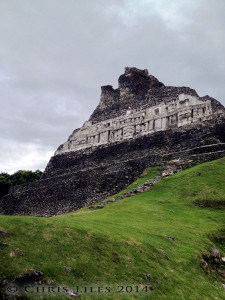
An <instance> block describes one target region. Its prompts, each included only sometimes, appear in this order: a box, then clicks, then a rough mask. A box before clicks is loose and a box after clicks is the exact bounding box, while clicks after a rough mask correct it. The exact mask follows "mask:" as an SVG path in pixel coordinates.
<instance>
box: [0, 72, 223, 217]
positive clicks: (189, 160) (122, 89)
mask: <svg viewBox="0 0 225 300" xmlns="http://www.w3.org/2000/svg"><path fill="white" fill-rule="evenodd" d="M224 155H225V109H224V107H223V106H222V105H221V104H220V102H218V101H217V100H215V99H213V98H211V97H209V96H204V97H199V95H198V94H197V93H196V91H195V90H193V89H191V88H189V87H171V86H165V85H164V84H163V83H162V82H160V81H159V80H158V79H156V78H155V77H154V76H152V75H149V74H148V71H147V70H139V69H137V68H125V72H124V74H123V75H121V76H120V77H119V87H118V88H117V89H113V87H112V86H103V87H102V94H101V99H100V103H99V105H98V106H97V108H96V109H95V111H94V112H93V114H92V115H91V117H90V119H89V120H88V121H87V122H85V123H84V125H83V126H82V127H81V128H80V129H76V130H75V131H74V132H73V133H72V134H71V136H70V137H69V139H68V141H67V142H65V143H64V144H62V145H61V146H60V147H59V148H58V149H57V151H56V153H55V155H54V156H53V157H52V158H51V160H50V162H49V163H48V165H47V167H46V170H45V172H44V174H43V177H42V179H41V180H39V181H38V182H34V183H30V184H26V185H21V186H16V187H13V188H11V190H10V193H9V195H7V196H5V197H4V198H3V199H1V200H0V213H1V214H22V215H38V216H51V215H56V214H62V213H66V212H70V211H72V210H76V209H79V208H81V207H84V206H87V205H91V204H93V203H95V202H96V201H99V200H101V199H103V198H105V197H107V196H109V195H112V194H114V193H117V192H118V191H120V190H121V189H122V188H124V187H125V186H126V185H128V184H129V183H131V182H132V181H134V180H135V179H136V178H137V177H138V176H139V175H140V173H141V172H142V171H143V170H144V168H146V167H148V166H151V165H156V164H162V165H168V164H169V165H173V164H175V165H178V166H179V168H183V167H187V166H192V165H195V164H197V163H200V162H204V161H207V160H212V159H216V158H219V157H222V156H224Z"/></svg>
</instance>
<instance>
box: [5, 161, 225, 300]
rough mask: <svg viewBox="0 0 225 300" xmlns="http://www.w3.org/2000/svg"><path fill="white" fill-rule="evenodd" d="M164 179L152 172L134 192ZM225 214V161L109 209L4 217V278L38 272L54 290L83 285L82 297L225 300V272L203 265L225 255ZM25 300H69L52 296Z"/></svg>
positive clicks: (177, 177)
mask: <svg viewBox="0 0 225 300" xmlns="http://www.w3.org/2000/svg"><path fill="white" fill-rule="evenodd" d="M157 173H158V171H157V168H150V169H148V170H146V171H145V172H144V173H143V175H142V177H141V178H140V179H138V180H137V182H135V183H133V185H132V187H136V186H138V184H141V183H143V182H145V181H146V180H149V179H150V178H153V177H155V176H156V175H157ZM128 189H129V188H128ZM224 208H225V158H223V159H219V160H216V161H212V162H208V163H204V164H202V165H198V166H196V167H193V168H190V169H187V170H185V171H182V172H180V173H177V174H175V175H172V176H170V177H167V178H164V179H163V180H162V181H161V182H160V183H158V184H156V185H155V186H154V187H152V188H151V189H150V190H149V191H146V192H143V193H140V194H137V195H135V196H132V197H128V198H125V199H123V200H119V201H116V202H113V203H111V204H108V205H106V206H105V207H104V208H102V209H96V210H95V209H89V208H85V209H81V210H79V211H76V212H74V213H70V214H67V215H62V216H57V217H52V218H37V217H13V216H0V232H2V235H1V236H0V241H1V243H2V244H1V245H2V246H1V247H0V280H1V282H4V283H6V282H7V280H13V279H14V278H15V277H16V276H18V275H19V274H21V273H23V272H24V271H26V270H28V269H35V270H40V271H42V272H43V274H44V275H43V283H45V284H47V285H52V286H60V287H62V286H67V287H70V288H71V289H72V290H74V291H76V287H77V286H79V289H80V291H82V292H83V293H81V297H80V299H93V297H95V299H105V298H106V297H108V299H152V300H153V299H157V300H158V299H201V300H203V299H210V300H211V299H225V290H224V289H223V288H222V287H221V286H222V283H225V282H224V281H225V278H224V277H223V274H224V273H223V267H224V266H223V265H222V264H215V265H210V263H209V267H207V268H206V269H205V271H204V270H203V269H202V268H201V267H200V260H201V258H202V255H204V254H205V255H207V254H208V253H209V252H210V250H211V249H212V248H216V249H218V250H219V251H220V252H221V253H222V255H223V254H224V252H225V251H224V250H225V249H224V246H225V245H224V240H225V234H224V229H225V215H224ZM4 233H5V234H4ZM146 274H150V277H149V278H148V279H146ZM148 284H149V285H150V289H151V290H148V291H147V292H146V291H145V286H146V285H148ZM85 286H86V287H87V291H88V293H85ZM118 286H124V288H119V287H118ZM126 286H131V287H129V288H126ZM91 287H93V292H92V293H91ZM99 287H100V289H99ZM98 289H99V290H98ZM120 289H122V291H121V292H120V293H119V292H118V291H119V290H120ZM131 289H132V292H131ZM142 289H143V291H141V290H142ZM109 290H110V291H109ZM31 291H33V290H31ZM95 291H98V292H95ZM26 296H27V297H28V299H32V298H34V297H35V296H36V297H37V299H50V298H52V297H55V298H54V299H68V296H67V295H65V294H59V293H58V292H55V293H53V292H46V291H45V292H44V293H38V294H37V293H35V292H32V293H26Z"/></svg>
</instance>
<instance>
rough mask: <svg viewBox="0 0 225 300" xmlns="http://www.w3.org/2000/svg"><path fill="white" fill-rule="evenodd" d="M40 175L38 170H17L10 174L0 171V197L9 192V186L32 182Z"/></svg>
mask: <svg viewBox="0 0 225 300" xmlns="http://www.w3.org/2000/svg"><path fill="white" fill-rule="evenodd" d="M41 176H42V172H41V171H40V170H36V171H35V172H33V171H25V170H19V171H17V172H15V173H14V174H12V175H9V174H7V173H0V199H1V198H2V197H3V196H5V195H6V194H7V193H8V192H9V189H10V187H11V186H14V185H19V184H24V183H27V182H33V181H36V180H39V179H40V178H41Z"/></svg>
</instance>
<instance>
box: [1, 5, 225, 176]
mask: <svg viewBox="0 0 225 300" xmlns="http://www.w3.org/2000/svg"><path fill="white" fill-rule="evenodd" d="M224 56H225V1H224V0H214V1H212V0H170V1H168V0H0V104H1V105H0V133H1V135H0V172H1V171H4V172H9V173H12V172H14V171H16V170H18V169H29V170H36V169H38V168H39V169H42V170H43V169H44V168H45V166H46V164H47V162H48V160H49V159H50V157H51V155H53V153H54V151H55V150H56V148H57V147H58V146H59V145H60V144H62V143H63V142H65V141H66V140H67V138H68V136H69V134H71V132H72V131H73V130H74V129H75V128H77V127H80V126H82V124H83V122H84V121H85V120H87V119H88V118H89V116H90V114H91V113H92V111H93V109H94V108H95V107H96V106H97V104H98V102H99V96H100V86H101V85H107V84H111V85H113V86H114V87H117V80H118V77H119V75H121V74H122V73H123V71H124V67H125V66H130V67H133V66H134V67H138V68H141V69H145V68H147V69H148V70H149V72H150V74H153V75H154V76H156V77H157V78H158V79H159V80H160V81H162V82H163V83H164V84H166V85H174V86H190V87H192V88H194V89H196V91H197V92H198V93H199V95H200V96H204V95H206V94H208V95H210V96H212V97H214V98H216V99H218V100H220V101H221V102H222V103H223V104H225V93H224V86H225V85H224V82H225V57H224Z"/></svg>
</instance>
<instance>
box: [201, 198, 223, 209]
mask: <svg viewBox="0 0 225 300" xmlns="http://www.w3.org/2000/svg"><path fill="white" fill-rule="evenodd" d="M195 205H197V206H199V207H205V208H217V209H225V199H224V200H207V199H205V200H197V201H195Z"/></svg>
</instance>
